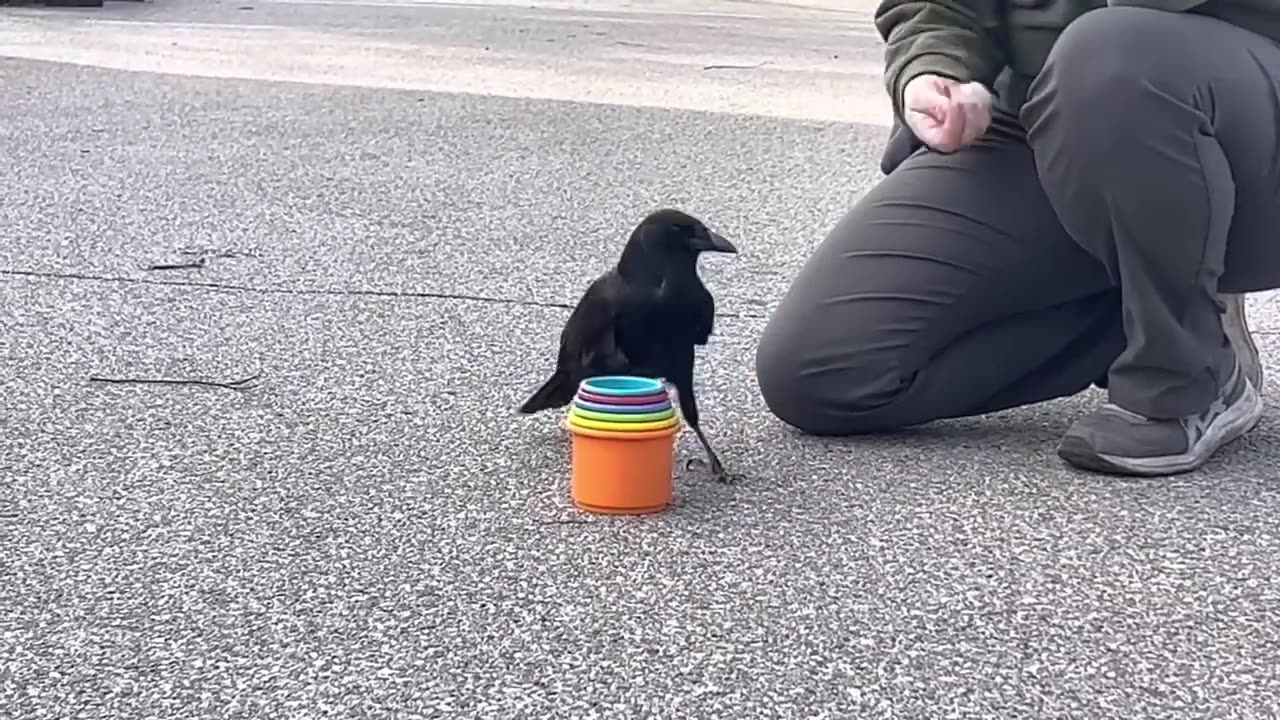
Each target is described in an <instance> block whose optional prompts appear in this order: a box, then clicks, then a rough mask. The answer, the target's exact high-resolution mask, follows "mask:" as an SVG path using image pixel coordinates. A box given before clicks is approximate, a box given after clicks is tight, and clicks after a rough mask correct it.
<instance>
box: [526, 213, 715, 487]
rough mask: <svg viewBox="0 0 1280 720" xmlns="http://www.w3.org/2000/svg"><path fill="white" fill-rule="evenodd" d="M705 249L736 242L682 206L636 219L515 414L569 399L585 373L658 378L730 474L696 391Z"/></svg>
mask: <svg viewBox="0 0 1280 720" xmlns="http://www.w3.org/2000/svg"><path fill="white" fill-rule="evenodd" d="M703 252H725V253H736V252H737V248H735V247H734V246H733V245H732V244H731V243H729V241H727V240H725V239H724V238H722V237H720V236H719V235H717V234H716V233H714V232H711V231H710V230H708V229H707V227H706V226H705V225H703V224H702V223H701V222H700V221H698V220H697V219H695V218H693V217H691V216H689V215H687V214H685V213H683V212H680V211H679V210H671V209H665V210H659V211H657V212H654V213H651V214H650V215H649V216H647V217H646V218H645V219H644V220H643V221H641V223H640V224H639V225H638V226H637V227H636V228H635V230H634V231H632V233H631V237H630V238H629V239H628V240H627V243H626V246H625V247H624V248H623V250H622V254H621V256H620V257H619V259H618V262H617V264H616V265H615V266H614V267H613V268H612V269H610V270H609V271H608V272H606V273H604V274H603V275H601V276H600V277H598V278H596V280H595V281H594V282H592V283H591V285H590V286H589V287H588V288H587V290H586V292H585V293H584V294H583V296H582V299H581V300H579V301H578V305H577V306H576V307H575V308H574V310H573V313H572V314H571V315H570V316H569V319H568V321H566V323H565V326H564V329H563V330H562V331H561V333H560V349H559V353H558V356H557V358H556V370H555V372H554V373H553V374H552V375H551V377H550V378H548V379H547V381H546V382H545V383H543V385H542V387H540V388H539V389H538V390H537V391H536V392H535V393H534V394H533V395H532V396H531V397H530V398H529V399H528V400H526V401H525V403H524V404H523V405H521V407H520V412H522V413H536V412H539V411H542V410H548V409H554V408H560V407H564V406H565V405H568V404H569V403H570V402H572V401H573V396H574V393H575V392H576V391H577V389H578V384H579V383H580V382H581V381H582V380H583V379H585V378H589V377H597V376H600V375H618V374H626V375H641V376H645V377H654V378H661V379H664V380H667V381H668V382H670V383H671V384H672V385H674V386H675V388H676V394H677V398H678V400H679V403H680V411H681V414H682V415H683V416H684V420H685V422H686V423H688V424H689V426H690V427H692V428H693V430H694V432H695V433H696V434H697V436H698V440H699V442H701V443H702V445H703V447H704V448H706V451H707V456H708V458H709V460H710V465H711V469H712V471H713V473H714V474H715V476H716V477H717V478H718V479H722V480H727V479H729V477H730V476H729V475H728V474H727V473H725V472H724V468H723V467H722V466H721V464H720V461H719V459H718V458H717V457H716V454H715V452H714V451H712V449H711V446H710V444H709V443H708V442H707V439H706V436H705V435H704V434H703V432H702V428H701V426H700V425H699V417H698V406H697V400H696V398H695V397H694V392H693V370H694V348H695V346H698V345H706V344H707V341H708V340H709V339H710V337H711V333H712V331H713V329H714V325H715V299H714V298H713V297H712V295H711V293H710V291H708V290H707V288H706V286H704V285H703V284H702V280H701V278H699V277H698V257H699V255H700V254H701V253H703Z"/></svg>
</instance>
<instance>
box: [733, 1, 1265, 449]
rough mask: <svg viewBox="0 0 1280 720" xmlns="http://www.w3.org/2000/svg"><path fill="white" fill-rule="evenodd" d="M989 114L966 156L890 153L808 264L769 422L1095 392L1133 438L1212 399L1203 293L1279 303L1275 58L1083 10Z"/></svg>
mask: <svg viewBox="0 0 1280 720" xmlns="http://www.w3.org/2000/svg"><path fill="white" fill-rule="evenodd" d="M1013 102H1014V104H1013V105H1012V106H1011V107H1014V108H1018V109H1017V110H1016V111H1015V112H1017V114H1016V115H1015V114H1012V113H1011V112H1009V111H1008V110H1005V111H999V112H998V113H997V117H996V119H995V121H994V123H993V126H992V128H991V130H990V132H989V133H988V134H987V135H986V137H985V138H984V139H983V140H982V141H981V142H980V143H978V144H977V145H975V146H972V147H969V148H965V149H963V150H961V151H959V152H956V153H954V154H950V155H944V154H940V153H936V152H932V151H928V150H923V151H919V152H916V153H914V154H912V155H911V156H910V157H909V158H907V159H906V160H905V161H904V162H902V163H901V164H900V165H898V166H897V167H896V168H895V169H893V170H892V172H890V173H889V175H888V176H887V177H886V178H884V179H883V180H882V181H881V182H880V184H879V185H878V186H877V187H875V188H873V189H872V190H871V191H870V192H869V193H867V194H866V195H865V196H864V197H863V198H862V199H861V200H860V201H859V202H858V203H857V204H856V205H855V206H854V207H853V208H852V209H851V210H850V211H849V213H848V214H847V215H846V216H845V217H844V218H843V219H842V220H841V221H840V222H839V223H838V224H837V225H836V227H835V228H834V229H833V230H832V231H831V233H830V234H829V235H828V236H827V237H826V239H825V240H824V241H823V242H822V244H821V245H820V246H819V247H818V249H817V250H816V251H815V253H814V255H813V256H812V257H811V258H810V259H809V261H808V263H807V264H806V266H805V267H804V269H803V270H802V271H801V272H800V274H799V276H798V277H797V278H796V279H795V281H794V284H793V285H792V287H791V289H790V290H789V291H788V292H787V294H786V296H785V298H784V299H783V301H782V303H781V305H780V306H779V308H778V309H777V311H776V312H775V314H774V316H773V317H772V318H771V319H770V321H769V324H768V327H767V328H766V330H765V332H764V334H763V336H762V338H761V341H760V346H759V349H758V352H757V359H756V361H757V374H758V378H759V382H760V388H761V392H762V393H763V395H764V399H765V401H766V402H767V403H768V405H769V407H770V409H771V410H772V411H773V412H774V413H775V414H776V415H777V416H778V417H779V418H781V419H782V420H784V421H785V422H787V423H789V424H791V425H793V426H795V427H797V428H799V429H801V430H803V431H806V432H809V433H814V434H824V435H828V434H834V435H843V434H854V433H863V432H876V431H883V430H891V429H894V428H900V427H904V426H909V425H917V424H921V423H925V422H929V421H931V420H936V419H941V418H949V417H959V416H966V415H975V414H980V413H985V412H992V411H996V410H1003V409H1006V408H1010V407H1014V406H1018V405H1025V404H1029V403H1034V402H1040V401H1044V400H1048V399H1052V398H1056V397H1062V396H1065V395H1071V394H1075V393H1077V392H1079V391H1081V390H1083V389H1085V388H1087V387H1088V386H1089V385H1090V384H1091V383H1093V382H1095V381H1100V380H1105V384H1106V385H1107V386H1108V392H1109V394H1110V397H1111V400H1112V401H1113V402H1115V403H1116V404H1118V405H1120V406H1121V407H1124V408H1126V409H1129V410H1132V411H1134V412H1137V413H1140V414H1143V415H1146V416H1148V417H1153V418H1168V417H1179V416H1185V415H1190V414H1193V413H1196V412H1199V411H1201V410H1203V409H1205V408H1206V407H1208V406H1209V404H1210V403H1211V402H1212V400H1213V399H1214V397H1216V395H1217V394H1218V390H1219V388H1220V386H1221V385H1222V383H1223V382H1224V381H1225V380H1226V379H1227V378H1226V375H1227V374H1228V373H1229V372H1230V370H1231V368H1232V363H1233V359H1232V355H1231V349H1230V345H1229V343H1228V342H1227V340H1226V337H1225V335H1224V333H1223V330H1222V322H1221V317H1220V311H1221V305H1220V304H1219V302H1218V299H1217V296H1216V294H1217V292H1219V291H1221V292H1245V291H1253V290H1261V289H1267V288H1275V287H1280V46H1277V45H1276V44H1275V43H1273V42H1271V41H1269V40H1267V39H1265V38H1263V37H1261V36H1258V35H1255V34H1253V33H1250V32H1247V31H1245V30H1242V29H1239V28H1237V27H1234V26H1231V25H1228V24H1226V23H1223V22H1221V21H1218V20H1215V19H1212V18H1208V17H1204V16H1198V15H1192V14H1175V13H1169V12H1161V11H1156V10H1147V9H1141V8H1132V7H1117V8H1105V9H1101V10H1095V11H1092V12H1089V13H1086V14H1085V15H1084V16H1083V17H1081V18H1080V19H1078V20H1077V21H1076V22H1074V23H1072V25H1071V26H1070V27H1068V29H1067V30H1066V32H1065V33H1064V34H1063V35H1062V36H1061V38H1060V39H1059V41H1058V43H1057V45H1056V46H1055V48H1054V50H1053V52H1052V53H1051V55H1050V58H1049V60H1048V63H1047V65H1046V67H1045V69H1044V71H1043V72H1042V73H1041V74H1040V76H1039V77H1038V78H1036V80H1035V81H1034V82H1033V83H1031V85H1030V88H1029V90H1028V91H1027V96H1026V102H1025V103H1024V104H1021V106H1020V107H1018V104H1017V102H1016V101H1013ZM998 104H999V105H1008V104H1009V103H1008V101H1007V98H1005V99H1002V100H1001V102H1000V103H998Z"/></svg>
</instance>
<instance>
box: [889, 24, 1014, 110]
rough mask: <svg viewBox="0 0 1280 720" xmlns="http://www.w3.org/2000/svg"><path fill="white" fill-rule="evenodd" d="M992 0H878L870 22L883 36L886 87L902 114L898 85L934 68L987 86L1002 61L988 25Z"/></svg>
mask: <svg viewBox="0 0 1280 720" xmlns="http://www.w3.org/2000/svg"><path fill="white" fill-rule="evenodd" d="M994 7H995V3H994V2H992V0H881V2H880V6H879V7H878V8H877V9H876V14H875V25H876V30H878V31H879V32H880V37H881V38H882V39H883V40H884V41H885V43H886V48H885V73H884V80H885V87H886V89H887V90H888V91H889V96H890V98H892V100H893V108H894V111H895V112H897V113H898V114H899V115H901V114H902V91H903V89H904V88H905V87H906V86H907V83H908V82H910V81H911V79H912V78H914V77H916V76H918V75H924V74H926V73H928V74H934V75H941V76H942V77H948V78H951V79H952V80H955V81H957V82H961V83H966V82H970V81H974V80H976V81H978V82H981V83H983V84H984V85H986V86H987V87H990V86H991V84H992V83H993V82H995V78H996V75H998V74H999V73H1000V70H1001V69H1002V68H1003V67H1004V65H1005V62H1006V60H1005V58H1004V54H1003V53H1002V52H1001V50H1000V45H999V44H998V43H997V42H996V41H995V38H994V37H993V36H992V34H991V32H990V30H989V28H990V27H991V25H992V24H993V23H994V22H995V17H996V16H995V12H994Z"/></svg>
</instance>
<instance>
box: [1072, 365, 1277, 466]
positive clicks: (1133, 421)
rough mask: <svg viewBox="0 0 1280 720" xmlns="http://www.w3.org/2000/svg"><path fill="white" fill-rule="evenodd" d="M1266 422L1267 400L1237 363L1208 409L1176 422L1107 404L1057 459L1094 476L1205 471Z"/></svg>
mask: <svg viewBox="0 0 1280 720" xmlns="http://www.w3.org/2000/svg"><path fill="white" fill-rule="evenodd" d="M1261 419H1262V398H1261V396H1259V395H1258V391H1257V390H1256V389H1255V388H1254V386H1253V384H1252V383H1251V382H1249V381H1247V380H1246V379H1245V373H1244V372H1243V371H1242V367H1241V363H1240V362H1237V363H1236V368H1235V370H1234V371H1233V372H1232V373H1231V379H1229V380H1228V381H1227V384H1226V385H1225V386H1224V387H1223V389H1222V394H1221V395H1219V396H1218V399H1217V400H1214V401H1213V404H1212V405H1210V406H1209V409H1208V410H1205V411H1204V412H1202V413H1200V414H1198V415H1192V416H1191V417H1185V418H1179V419H1177V420H1151V419H1149V418H1145V417H1142V416H1141V415H1137V414H1135V413H1131V412H1129V411H1128V410H1125V409H1123V408H1120V407H1117V406H1115V405H1112V404H1111V403H1107V404H1106V405H1103V406H1102V408H1100V409H1099V410H1097V411H1096V412H1094V413H1092V414H1091V415H1087V416H1085V417H1083V418H1080V419H1079V420H1077V421H1076V422H1075V423H1074V424H1073V425H1072V426H1071V429H1070V430H1068V431H1067V434H1066V436H1065V437H1063V438H1062V443H1061V444H1060V445H1059V446H1058V456H1059V457H1061V458H1062V459H1063V460H1066V461H1067V462H1069V463H1071V464H1072V465H1075V466H1076V467H1079V468H1083V469H1085V470H1093V471H1095V472H1102V473H1110V474H1115V475H1146V476H1156V475H1174V474H1177V473H1184V472H1188V471H1190V470H1195V469H1196V468H1198V467H1200V466H1201V465H1203V464H1204V463H1205V461H1206V460H1208V459H1209V458H1210V457H1211V456H1212V455H1213V454H1214V453H1215V452H1217V451H1218V448H1221V447H1222V446H1223V445H1226V444H1227V443H1229V442H1231V441H1232V440H1235V439H1237V438H1239V437H1242V436H1243V435H1244V434H1245V433H1247V432H1249V431H1250V430H1252V429H1253V428H1254V427H1256V426H1257V425H1258V421H1259V420H1261Z"/></svg>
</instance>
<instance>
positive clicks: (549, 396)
mask: <svg viewBox="0 0 1280 720" xmlns="http://www.w3.org/2000/svg"><path fill="white" fill-rule="evenodd" d="M575 390H576V388H575V387H574V385H573V382H572V381H571V380H570V378H569V375H568V373H565V372H564V371H563V370H556V371H555V373H553V374H552V375H551V377H550V378H547V381H546V382H545V383H543V384H542V387H540V388H538V389H537V391H536V392H534V393H533V395H532V396H530V397H529V399H528V400H525V401H524V404H523V405H521V406H520V412H522V413H524V414H526V415H530V414H533V413H536V412H540V411H542V410H550V409H551V408H558V407H564V406H565V405H568V404H569V402H570V401H571V400H573V393H574V391H575Z"/></svg>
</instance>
